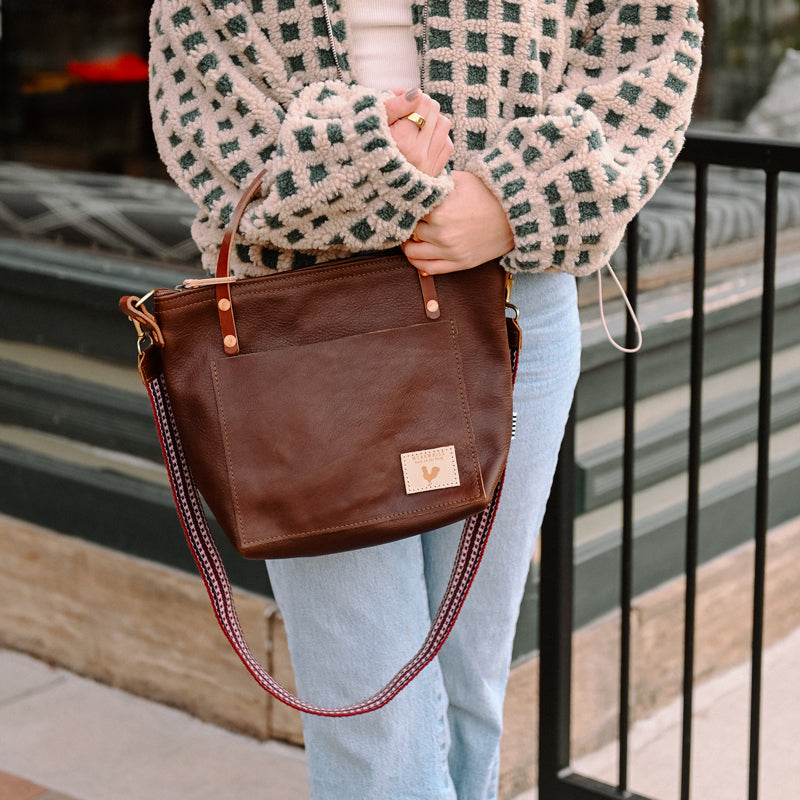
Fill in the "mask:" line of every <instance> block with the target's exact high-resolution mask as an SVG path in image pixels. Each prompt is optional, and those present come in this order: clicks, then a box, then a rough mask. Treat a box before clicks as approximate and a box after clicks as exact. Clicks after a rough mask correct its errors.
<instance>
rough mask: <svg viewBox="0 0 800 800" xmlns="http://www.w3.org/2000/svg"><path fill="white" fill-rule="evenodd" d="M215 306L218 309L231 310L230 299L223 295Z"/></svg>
mask: <svg viewBox="0 0 800 800" xmlns="http://www.w3.org/2000/svg"><path fill="white" fill-rule="evenodd" d="M217 307H218V308H219V310H220V311H230V310H231V301H230V300H228V298H227V297H223V298H222V299H221V300H220V301H219V303H217Z"/></svg>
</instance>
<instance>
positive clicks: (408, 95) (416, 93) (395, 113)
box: [384, 88, 425, 125]
mask: <svg viewBox="0 0 800 800" xmlns="http://www.w3.org/2000/svg"><path fill="white" fill-rule="evenodd" d="M393 91H400V90H393ZM424 97H425V95H424V94H423V93H422V92H421V91H420V90H419V89H416V88H414V89H409V90H408V91H407V92H403V94H395V96H394V97H390V98H388V99H387V100H386V101H385V103H384V107H385V108H386V116H387V118H388V120H389V124H390V125H393V124H394V123H395V122H397V120H399V119H401V118H402V117H406V116H408V115H409V114H411V113H412V112H414V111H416V110H417V109H418V108H419V105H420V103H421V102H422V99H423V98H424Z"/></svg>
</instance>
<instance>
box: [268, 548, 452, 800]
mask: <svg viewBox="0 0 800 800" xmlns="http://www.w3.org/2000/svg"><path fill="white" fill-rule="evenodd" d="M267 568H268V570H269V576H270V580H271V582H272V587H273V590H274V593H275V599H276V601H277V602H278V605H279V607H280V608H281V611H282V614H283V618H284V622H285V625H286V632H287V636H288V640H289V649H290V652H291V655H292V662H293V666H294V671H295V677H296V681H297V686H298V692H299V694H300V696H301V697H303V699H308V700H310V701H311V702H314V703H317V704H322V705H344V704H350V703H352V702H354V701H356V700H362V699H365V698H366V697H368V696H370V695H372V694H373V693H374V692H376V691H377V690H378V689H380V688H381V686H382V685H384V684H385V683H386V682H388V680H389V679H390V678H391V677H392V676H393V675H394V674H395V673H396V672H397V670H398V669H399V668H400V667H401V666H402V665H403V664H404V663H405V661H407V660H408V659H409V658H410V657H411V656H412V655H413V654H414V653H415V652H416V650H417V649H418V647H419V646H420V644H421V643H422V641H423V640H424V638H425V635H426V634H427V632H428V629H429V627H430V615H429V612H428V604H427V594H426V590H425V583H424V570H423V563H422V549H421V544H420V539H419V537H413V538H410V539H405V540H402V541H399V542H394V543H391V544H387V545H382V546H380V547H372V548H368V549H365V550H357V551H353V552H349V553H340V554H336V555H332V556H325V557H321V558H301V559H288V560H275V561H269V562H267ZM446 708H447V698H446V695H445V691H444V686H443V684H442V677H441V670H440V668H439V665H438V662H436V661H434V662H432V663H431V664H429V665H428V666H427V667H426V669H425V670H423V672H422V674H421V675H419V676H418V677H417V678H416V679H415V680H414V681H413V682H412V683H411V684H410V685H409V686H407V687H406V688H405V689H404V690H403V691H402V692H401V693H400V694H399V696H398V697H396V698H395V699H394V700H392V702H390V703H389V704H388V705H387V706H384V707H383V708H382V709H379V710H377V711H374V712H371V713H369V714H366V715H363V716H358V717H350V718H344V719H334V718H322V717H316V716H311V715H308V714H303V733H304V737H305V744H306V754H307V764H308V773H309V785H310V793H311V798H312V800H455V797H456V795H455V791H454V789H453V785H452V781H451V779H450V775H449V770H448V762H447V753H448V749H449V734H448V730H447V721H446Z"/></svg>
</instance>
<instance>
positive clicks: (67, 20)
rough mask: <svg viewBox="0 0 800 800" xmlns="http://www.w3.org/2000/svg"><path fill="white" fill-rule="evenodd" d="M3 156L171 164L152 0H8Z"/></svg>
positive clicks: (90, 165)
mask: <svg viewBox="0 0 800 800" xmlns="http://www.w3.org/2000/svg"><path fill="white" fill-rule="evenodd" d="M0 3H2V6H1V7H2V39H1V40H0V160H5V161H22V162H27V163H30V164H37V165H43V166H50V167H61V168H66V169H77V170H87V171H92V172H110V173H122V174H128V175H146V176H161V175H163V174H164V172H163V170H162V167H161V165H160V162H159V159H158V155H157V153H156V150H155V146H154V144H153V141H152V133H151V127H150V117H149V112H148V107H147V63H146V58H147V42H148V36H147V17H148V13H149V5H150V4H149V3H148V2H146V1H145V2H143V0H115V1H114V2H113V3H109V2H108V0H59V2H55V0H0Z"/></svg>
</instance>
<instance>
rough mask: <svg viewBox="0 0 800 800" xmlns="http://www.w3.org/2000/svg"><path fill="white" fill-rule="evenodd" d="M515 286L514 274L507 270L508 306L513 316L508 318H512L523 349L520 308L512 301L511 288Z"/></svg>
mask: <svg viewBox="0 0 800 800" xmlns="http://www.w3.org/2000/svg"><path fill="white" fill-rule="evenodd" d="M513 286H514V276H513V275H512V274H511V273H510V272H506V308H507V309H509V310H510V311H511V312H512V316H510V317H509V318H508V319H510V320H511V323H512V324H513V326H514V328H515V329H516V332H517V342H518V345H517V347H518V349H520V350H521V349H522V328H521V327H520V324H519V309H518V308H517V307H516V306H515V305H514V304H513V303H512V302H511V288H512V287H513Z"/></svg>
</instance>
